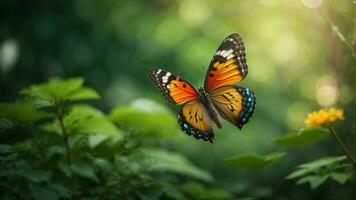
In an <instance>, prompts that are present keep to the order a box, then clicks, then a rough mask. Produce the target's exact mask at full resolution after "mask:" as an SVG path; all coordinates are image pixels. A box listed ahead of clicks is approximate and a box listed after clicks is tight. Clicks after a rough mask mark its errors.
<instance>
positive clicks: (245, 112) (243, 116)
mask: <svg viewBox="0 0 356 200" xmlns="http://www.w3.org/2000/svg"><path fill="white" fill-rule="evenodd" d="M237 90H238V91H239V93H240V94H241V95H242V111H241V113H240V117H239V119H238V120H237V126H238V127H239V128H240V129H241V128H242V127H243V125H244V124H246V123H247V122H248V120H249V119H250V117H251V116H252V114H253V112H254V111H255V106H256V97H255V95H254V93H253V92H252V91H251V90H249V89H247V88H243V87H237Z"/></svg>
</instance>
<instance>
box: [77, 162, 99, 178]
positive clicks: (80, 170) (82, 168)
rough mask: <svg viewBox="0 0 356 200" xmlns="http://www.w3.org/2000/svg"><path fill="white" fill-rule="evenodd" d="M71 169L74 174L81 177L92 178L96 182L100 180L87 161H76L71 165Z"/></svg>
mask: <svg viewBox="0 0 356 200" xmlns="http://www.w3.org/2000/svg"><path fill="white" fill-rule="evenodd" d="M71 170H72V172H73V173H74V174H77V175H78V176H80V177H83V178H87V179H90V180H92V181H95V182H99V180H98V177H97V176H96V174H95V171H94V169H93V167H92V166H91V165H88V164H85V163H75V164H72V165H71Z"/></svg>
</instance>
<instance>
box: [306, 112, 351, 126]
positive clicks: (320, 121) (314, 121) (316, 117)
mask: <svg viewBox="0 0 356 200" xmlns="http://www.w3.org/2000/svg"><path fill="white" fill-rule="evenodd" d="M342 119H344V111H343V110H342V109H337V108H327V109H321V110H319V111H314V112H311V113H309V114H308V117H307V118H306V119H305V121H304V123H305V125H306V126H307V127H321V126H328V125H331V124H333V123H334V122H335V121H337V120H342Z"/></svg>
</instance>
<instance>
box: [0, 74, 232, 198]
mask: <svg viewBox="0 0 356 200" xmlns="http://www.w3.org/2000/svg"><path fill="white" fill-rule="evenodd" d="M83 83H84V80H83V79H82V78H70V79H67V80H62V79H58V78H55V79H50V80H49V81H48V82H47V83H41V84H37V85H33V86H30V87H28V88H25V89H23V90H21V92H20V94H22V95H23V96H24V98H23V99H21V100H20V101H18V102H16V103H3V104H1V105H0V108H1V110H0V129H1V134H2V135H6V134H13V133H19V134H21V135H23V136H21V138H24V139H21V140H18V141H15V142H13V143H8V144H0V179H1V182H0V188H1V191H2V193H1V194H0V198H1V199H117V198H118V197H125V198H126V199H163V198H170V199H187V198H190V199H201V198H203V197H204V198H205V197H209V196H210V197H211V199H229V198H230V194H229V193H227V192H224V191H222V190H219V189H216V188H213V187H209V191H210V192H209V193H207V195H205V196H204V192H203V191H205V190H206V185H207V184H209V185H211V184H213V183H214V179H213V177H212V176H211V175H210V174H209V173H208V172H207V171H204V170H202V169H200V168H198V167H196V166H195V165H194V164H193V163H192V162H190V161H189V160H188V159H187V158H185V157H184V156H183V155H180V154H178V153H175V152H172V151H168V150H166V149H164V148H159V147H156V145H155V144H154V143H152V142H150V143H147V142H146V141H145V139H144V138H146V137H147V136H151V135H156V137H157V136H165V135H166V136H167V135H169V136H171V137H172V136H174V135H175V134H171V133H174V132H175V131H177V130H178V129H177V127H176V121H175V120H174V117H173V116H172V115H171V114H170V113H169V112H168V111H167V110H165V109H164V108H163V107H162V106H160V105H158V104H157V103H155V102H152V101H149V100H145V99H141V100H137V101H135V102H133V103H132V104H130V105H129V106H118V107H116V108H115V109H113V111H111V114H110V115H109V116H107V115H106V114H105V113H103V112H102V111H100V110H99V109H98V108H95V107H93V106H91V105H90V104H86V103H83V101H84V100H97V99H99V95H98V93H97V92H96V91H94V90H93V89H91V88H88V87H84V86H83ZM139 105H144V107H141V108H140V107H138V106H139ZM147 105H150V106H148V107H146V106H147ZM147 108H149V109H147ZM162 122H164V123H162ZM162 124H165V125H164V126H162ZM142 136H144V137H142ZM182 184H183V186H182Z"/></svg>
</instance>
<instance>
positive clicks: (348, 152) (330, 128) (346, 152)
mask: <svg viewBox="0 0 356 200" xmlns="http://www.w3.org/2000/svg"><path fill="white" fill-rule="evenodd" d="M329 130H330V132H331V133H332V134H333V136H334V137H335V139H336V141H337V142H338V143H339V145H340V146H341V148H342V149H343V150H344V153H345V155H346V156H347V158H348V159H349V160H350V161H351V163H352V165H353V166H354V168H355V169H356V160H355V158H354V157H353V156H352V154H351V152H350V151H349V149H348V148H347V147H346V145H345V144H344V143H343V142H342V140H341V139H340V137H339V135H338V134H337V133H336V132H335V130H334V128H333V127H332V126H330V127H329Z"/></svg>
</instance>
